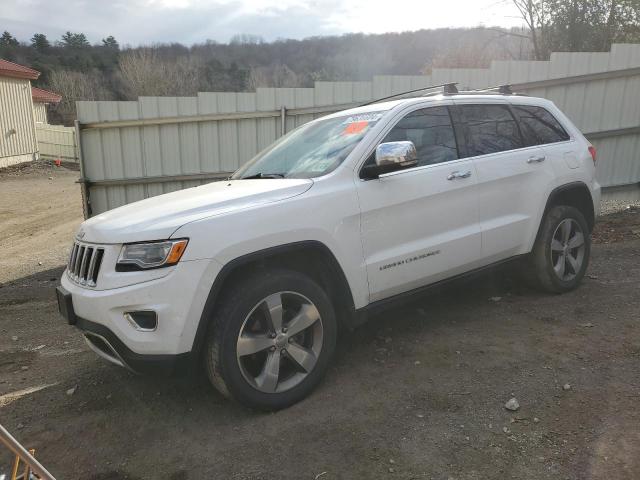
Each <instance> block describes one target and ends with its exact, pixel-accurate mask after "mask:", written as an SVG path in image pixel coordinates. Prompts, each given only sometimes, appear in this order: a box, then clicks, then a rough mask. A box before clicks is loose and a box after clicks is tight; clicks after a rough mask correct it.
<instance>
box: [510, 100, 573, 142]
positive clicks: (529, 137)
mask: <svg viewBox="0 0 640 480" xmlns="http://www.w3.org/2000/svg"><path fill="white" fill-rule="evenodd" d="M513 111H514V112H515V114H516V116H517V117H518V119H519V120H520V128H521V129H522V135H523V137H524V141H525V144H526V145H527V146H533V145H545V144H548V143H556V142H564V141H566V140H569V134H568V133H567V132H566V130H565V129H564V128H562V125H560V122H558V120H556V119H555V117H554V116H553V115H551V113H549V111H547V110H546V109H545V108H542V107H534V106H531V105H514V106H513Z"/></svg>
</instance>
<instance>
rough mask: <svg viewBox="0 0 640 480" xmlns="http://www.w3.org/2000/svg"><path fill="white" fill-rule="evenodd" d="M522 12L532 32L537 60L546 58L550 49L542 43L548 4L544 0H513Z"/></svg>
mask: <svg viewBox="0 0 640 480" xmlns="http://www.w3.org/2000/svg"><path fill="white" fill-rule="evenodd" d="M512 2H513V4H514V5H515V6H516V8H517V9H518V11H519V12H520V16H521V17H522V19H523V20H524V22H525V24H526V25H527V28H528V29H529V32H530V34H531V43H532V44H533V52H534V56H535V59H536V60H545V59H546V58H547V54H548V51H547V49H546V48H545V47H544V46H543V45H542V44H541V38H540V37H541V36H542V35H544V33H545V30H546V29H547V23H548V18H547V16H548V10H549V8H548V6H547V5H545V2H544V0H512Z"/></svg>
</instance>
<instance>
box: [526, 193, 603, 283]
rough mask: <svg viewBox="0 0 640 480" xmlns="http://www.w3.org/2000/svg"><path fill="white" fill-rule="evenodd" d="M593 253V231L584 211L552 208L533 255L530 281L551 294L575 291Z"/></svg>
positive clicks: (529, 269)
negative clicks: (590, 229)
mask: <svg viewBox="0 0 640 480" xmlns="http://www.w3.org/2000/svg"><path fill="white" fill-rule="evenodd" d="M590 254H591V232H590V231H589V226H588V225H587V222H586V220H585V218H584V215H583V214H582V213H581V212H580V210H578V209H577V208H574V207H570V206H567V205H559V206H555V207H552V208H551V209H550V210H549V211H548V212H547V214H546V215H545V218H544V220H543V222H542V226H541V227H540V231H539V233H538V237H537V239H536V242H535V244H534V246H533V250H532V251H531V254H530V255H529V262H528V263H529V268H528V272H527V274H528V275H527V276H528V279H529V281H530V283H532V284H533V285H534V286H535V287H537V288H539V289H541V290H544V291H546V292H550V293H563V292H568V291H570V290H573V289H574V288H576V287H577V286H578V285H579V284H580V282H581V281H582V279H583V277H584V274H585V272H586V270H587V267H588V265H589V257H590Z"/></svg>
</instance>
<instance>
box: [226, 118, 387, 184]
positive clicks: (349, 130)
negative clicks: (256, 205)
mask: <svg viewBox="0 0 640 480" xmlns="http://www.w3.org/2000/svg"><path fill="white" fill-rule="evenodd" d="M380 117H382V112H371V113H362V114H357V115H347V116H344V117H335V118H329V119H327V120H319V121H317V122H312V123H307V124H306V125H302V126H301V127H299V128H297V129H295V130H293V131H292V132H291V133H289V134H287V135H285V136H284V137H282V138H281V139H279V140H277V141H276V142H275V143H274V144H273V145H271V146H270V147H269V148H267V149H266V150H264V151H263V152H261V153H259V154H258V155H257V156H255V157H254V158H253V159H252V160H250V161H249V162H248V163H246V164H245V165H243V166H242V167H241V168H240V169H239V170H238V171H237V172H236V173H234V174H233V176H232V177H231V178H233V179H241V178H312V177H319V176H321V175H324V174H326V173H329V172H330V171H332V170H333V169H335V168H336V167H337V166H338V165H340V163H342V162H343V161H344V159H345V158H347V156H348V155H349V153H351V151H352V150H353V149H354V148H355V147H356V145H358V143H359V142H360V140H362V138H363V137H364V136H365V134H366V133H367V132H368V131H369V130H371V128H372V127H373V126H374V125H375V124H376V123H377V122H378V120H379V119H380Z"/></svg>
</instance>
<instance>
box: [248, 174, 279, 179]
mask: <svg viewBox="0 0 640 480" xmlns="http://www.w3.org/2000/svg"><path fill="white" fill-rule="evenodd" d="M253 178H284V174H283V173H256V174H255V175H249V176H248V177H242V178H241V180H249V179H253Z"/></svg>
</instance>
